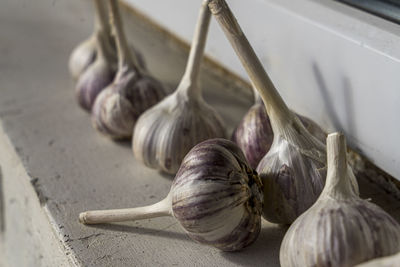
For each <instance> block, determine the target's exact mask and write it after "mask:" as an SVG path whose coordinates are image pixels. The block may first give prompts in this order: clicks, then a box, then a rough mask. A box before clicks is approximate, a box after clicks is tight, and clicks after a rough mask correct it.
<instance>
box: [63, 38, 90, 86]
mask: <svg viewBox="0 0 400 267" xmlns="http://www.w3.org/2000/svg"><path fill="white" fill-rule="evenodd" d="M95 58H96V35H95V34H93V35H92V36H90V37H89V38H88V39H87V40H85V41H83V42H82V43H80V44H79V45H78V46H77V47H75V48H74V50H73V51H72V53H71V56H70V58H69V63H68V67H69V72H70V73H71V76H72V78H73V79H74V80H77V79H78V78H79V76H81V74H82V73H83V72H84V71H85V70H86V69H87V68H88V67H89V66H90V65H91V64H92V63H93V61H94V59H95Z"/></svg>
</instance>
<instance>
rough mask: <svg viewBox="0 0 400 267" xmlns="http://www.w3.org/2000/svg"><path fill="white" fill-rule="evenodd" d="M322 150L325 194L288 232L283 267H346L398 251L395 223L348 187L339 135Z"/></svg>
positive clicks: (399, 234)
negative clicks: (325, 160) (325, 158)
mask: <svg viewBox="0 0 400 267" xmlns="http://www.w3.org/2000/svg"><path fill="white" fill-rule="evenodd" d="M327 149H328V175H327V178H326V184H325V187H324V190H323V192H322V193H321V196H320V197H319V198H318V200H317V202H316V203H315V204H314V205H313V206H312V207H311V208H310V209H309V210H307V211H306V212H305V213H304V214H302V215H301V216H300V217H299V218H298V219H297V220H296V221H295V222H294V223H293V224H292V225H291V226H290V228H289V230H288V231H287V233H286V235H285V237H284V239H283V241H282V245H281V249H280V263H281V266H282V267H295V266H342V267H347V266H349V267H350V266H354V265H355V264H358V263H361V262H364V261H367V260H370V259H373V258H376V257H382V256H386V255H391V254H393V253H396V252H398V251H400V224H399V223H398V222H396V221H395V220H394V219H393V218H392V217H390V215H389V214H387V213H386V212H385V211H384V210H382V209H381V208H380V207H378V206H376V205H375V204H372V203H371V202H369V201H367V200H363V199H360V198H359V196H358V194H357V193H356V192H355V191H354V189H353V185H352V183H351V181H352V179H353V177H354V174H353V172H352V170H351V167H350V166H349V165H348V162H347V158H346V141H345V138H344V135H343V134H340V133H333V134H330V135H329V136H328V138H327Z"/></svg>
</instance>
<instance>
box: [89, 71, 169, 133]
mask: <svg viewBox="0 0 400 267" xmlns="http://www.w3.org/2000/svg"><path fill="white" fill-rule="evenodd" d="M165 95H166V92H165V89H164V87H163V85H162V84H161V83H160V82H158V81H156V80H155V79H153V78H151V77H148V76H141V75H140V76H139V75H138V74H137V73H136V72H133V71H127V72H126V73H124V72H123V71H121V72H119V73H118V77H116V79H115V82H114V83H113V84H112V85H110V86H109V87H108V88H107V89H105V90H103V91H102V92H101V93H100V94H99V96H98V97H97V99H96V101H95V103H94V105H93V110H92V122H93V126H94V127H95V128H96V129H97V130H98V131H100V132H101V133H103V134H104V135H106V136H108V137H110V138H112V139H126V138H131V136H132V132H133V128H134V125H135V123H136V121H137V119H138V118H139V116H140V115H141V114H142V113H143V112H144V111H146V110H147V109H149V108H150V107H152V106H153V105H155V104H156V103H158V102H159V101H160V100H161V99H163V98H164V97H165Z"/></svg>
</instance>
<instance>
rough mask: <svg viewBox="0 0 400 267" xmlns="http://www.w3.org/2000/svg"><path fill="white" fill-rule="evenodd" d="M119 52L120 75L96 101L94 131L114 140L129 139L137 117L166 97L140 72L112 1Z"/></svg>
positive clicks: (161, 90)
mask: <svg viewBox="0 0 400 267" xmlns="http://www.w3.org/2000/svg"><path fill="white" fill-rule="evenodd" d="M109 4H110V11H111V16H112V25H113V30H114V36H115V39H116V44H117V51H118V71H117V74H116V76H115V79H114V81H113V83H112V84H111V85H110V86H108V87H107V88H106V89H104V90H102V92H101V93H100V94H99V95H98V97H97V98H96V101H95V103H94V105H93V108H92V122H93V125H94V127H95V128H96V129H97V130H99V131H100V132H101V133H103V134H104V135H106V136H108V137H111V138H114V139H124V138H130V137H131V136H132V131H133V127H134V125H135V123H136V120H137V119H138V117H139V116H140V115H141V114H142V113H143V112H144V111H145V110H147V109H148V108H150V107H151V106H153V105H154V104H156V103H157V102H159V101H160V100H161V99H162V98H164V96H165V95H166V92H165V89H164V87H163V85H162V84H161V83H160V82H159V81H157V80H155V79H154V78H152V77H151V76H150V75H149V74H147V72H146V71H145V70H144V69H143V68H141V66H140V64H139V63H138V59H137V57H136V55H135V54H131V53H130V52H129V48H128V44H127V41H126V38H125V35H124V32H123V25H122V20H121V15H120V12H119V9H118V3H117V1H116V0H109Z"/></svg>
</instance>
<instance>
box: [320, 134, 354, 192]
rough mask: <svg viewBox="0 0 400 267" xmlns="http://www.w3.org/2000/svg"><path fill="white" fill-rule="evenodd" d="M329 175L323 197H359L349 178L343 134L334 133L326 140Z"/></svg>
mask: <svg viewBox="0 0 400 267" xmlns="http://www.w3.org/2000/svg"><path fill="white" fill-rule="evenodd" d="M326 145H327V161H328V173H327V177H326V182H325V187H324V190H323V191H322V193H321V197H322V196H330V197H333V198H335V199H346V198H349V197H357V195H356V194H355V192H354V190H353V189H352V188H353V185H352V184H351V181H350V179H349V178H348V176H347V173H348V169H347V151H346V138H345V137H344V135H343V134H342V133H332V134H329V135H328V138H327V139H326Z"/></svg>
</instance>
